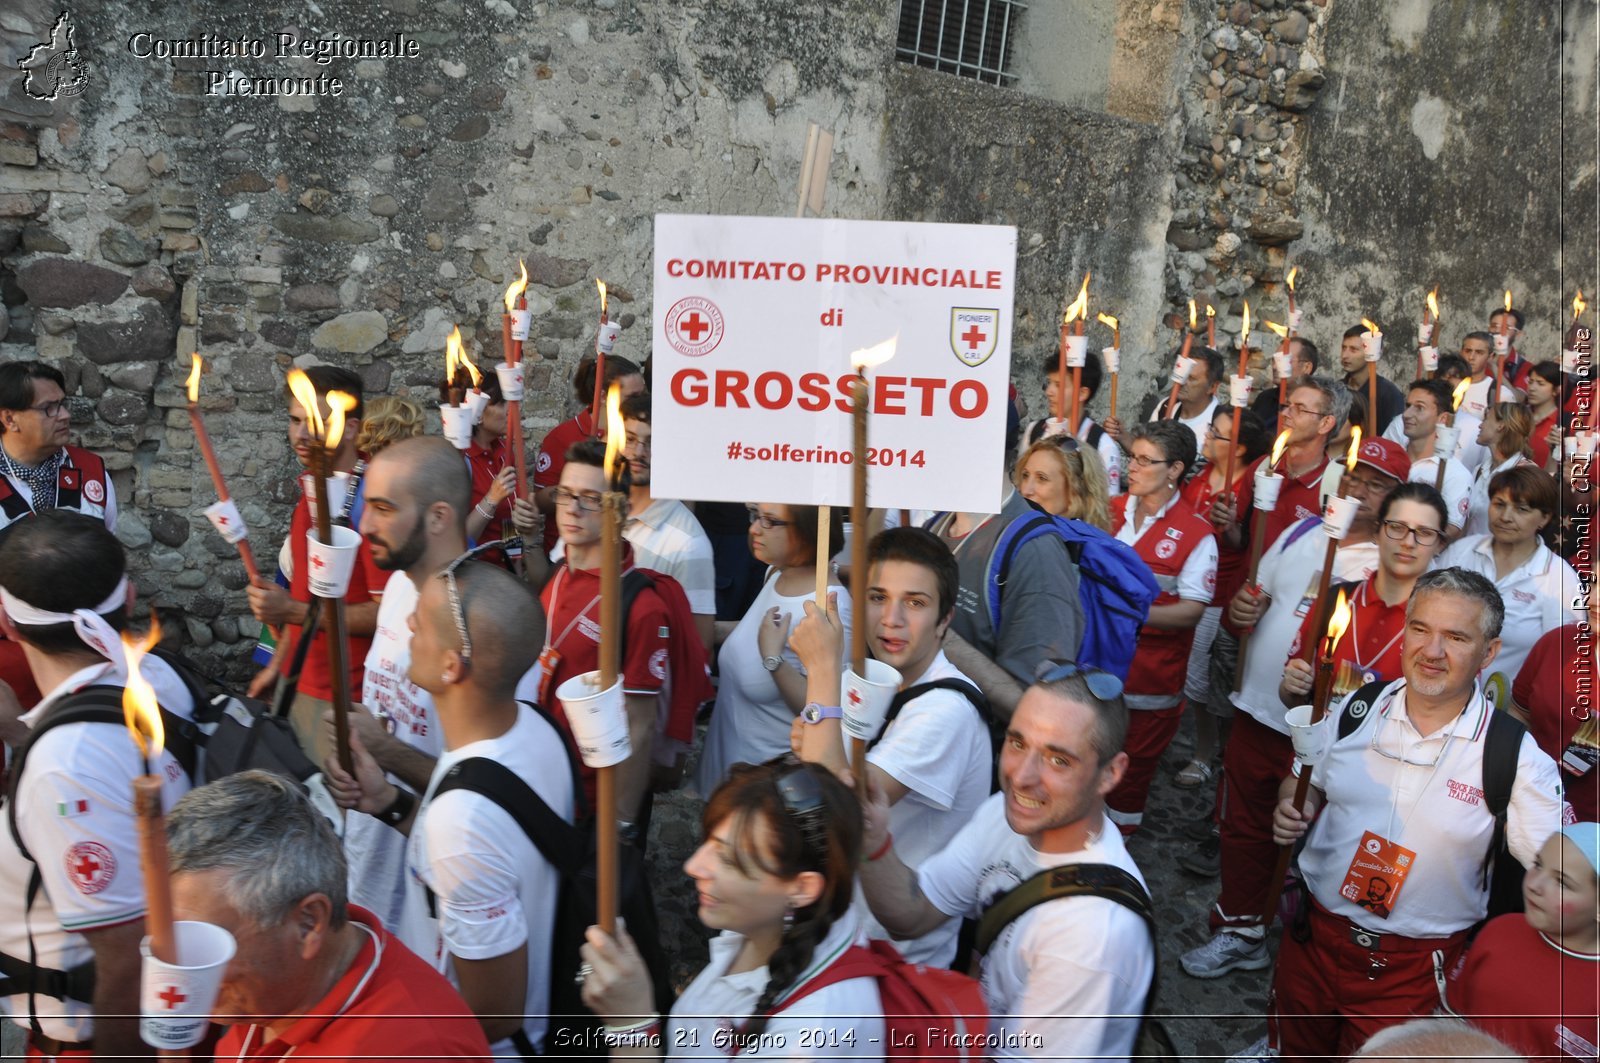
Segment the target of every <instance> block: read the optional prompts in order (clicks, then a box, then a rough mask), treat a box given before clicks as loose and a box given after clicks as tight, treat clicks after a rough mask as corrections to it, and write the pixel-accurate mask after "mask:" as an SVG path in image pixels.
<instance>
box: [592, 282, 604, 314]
mask: <svg viewBox="0 0 1600 1063" xmlns="http://www.w3.org/2000/svg"><path fill="white" fill-rule="evenodd" d="M594 286H595V287H596V288H599V289H600V316H601V317H604V316H605V313H606V282H605V281H603V280H601V279H600V278H599V277H596V278H595V279H594Z"/></svg>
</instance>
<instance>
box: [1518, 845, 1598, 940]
mask: <svg viewBox="0 0 1600 1063" xmlns="http://www.w3.org/2000/svg"><path fill="white" fill-rule="evenodd" d="M1522 898H1523V900H1524V901H1525V902H1526V903H1527V909H1528V911H1527V917H1528V925H1529V926H1531V927H1533V928H1534V929H1535V930H1538V931H1540V932H1541V933H1545V934H1549V935H1550V936H1551V937H1562V936H1564V935H1583V934H1586V933H1587V934H1595V933H1600V928H1597V922H1596V921H1597V918H1600V887H1597V885H1596V876H1595V869H1594V868H1592V867H1590V866H1589V861H1588V860H1586V859H1585V858H1584V855H1583V851H1582V850H1581V849H1579V848H1578V847H1577V846H1576V845H1574V844H1573V843H1572V839H1570V838H1568V837H1566V836H1565V835H1562V834H1553V835H1551V836H1550V840H1549V841H1547V842H1545V843H1544V848H1543V849H1540V850H1539V855H1538V857H1537V858H1536V859H1535V860H1534V862H1533V866H1532V867H1531V868H1529V869H1528V875H1527V877H1526V878H1524V879H1523V880H1522Z"/></svg>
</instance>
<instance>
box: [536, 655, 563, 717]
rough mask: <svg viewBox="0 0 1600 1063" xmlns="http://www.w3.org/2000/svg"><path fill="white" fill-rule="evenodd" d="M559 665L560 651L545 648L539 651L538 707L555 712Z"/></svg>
mask: <svg viewBox="0 0 1600 1063" xmlns="http://www.w3.org/2000/svg"><path fill="white" fill-rule="evenodd" d="M560 664H561V651H560V650H558V649H556V648H555V647H554V646H546V647H545V648H544V649H542V650H540V651H539V707H540V708H542V709H545V710H546V711H550V712H553V711H555V701H553V700H552V699H553V698H554V697H555V694H556V668H557V667H558V666H559V665H560Z"/></svg>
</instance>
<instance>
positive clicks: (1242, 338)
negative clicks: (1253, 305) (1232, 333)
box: [1239, 299, 1250, 347]
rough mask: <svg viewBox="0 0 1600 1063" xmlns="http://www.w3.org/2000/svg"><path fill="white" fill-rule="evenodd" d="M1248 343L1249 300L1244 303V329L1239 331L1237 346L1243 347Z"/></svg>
mask: <svg viewBox="0 0 1600 1063" xmlns="http://www.w3.org/2000/svg"><path fill="white" fill-rule="evenodd" d="M1249 342H1250V300H1248V299H1246V300H1245V301H1244V328H1242V329H1241V330H1240V331H1239V346H1241V347H1243V346H1245V345H1247V344H1248V343H1249Z"/></svg>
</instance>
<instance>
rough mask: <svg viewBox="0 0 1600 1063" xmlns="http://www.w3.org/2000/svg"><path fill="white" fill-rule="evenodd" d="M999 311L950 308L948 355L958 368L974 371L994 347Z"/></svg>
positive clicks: (997, 333) (988, 308) (964, 307)
mask: <svg viewBox="0 0 1600 1063" xmlns="http://www.w3.org/2000/svg"><path fill="white" fill-rule="evenodd" d="M999 335H1000V311H999V310H998V309H997V308H995V307H983V306H953V307H951V308H950V352H951V353H952V354H954V355H955V356H956V358H957V359H958V360H959V361H960V362H961V364H962V365H965V366H967V367H968V368H971V369H976V368H977V367H978V366H980V365H982V364H983V363H984V362H987V361H988V360H989V356H990V355H992V354H994V351H995V347H996V346H998V338H999Z"/></svg>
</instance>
